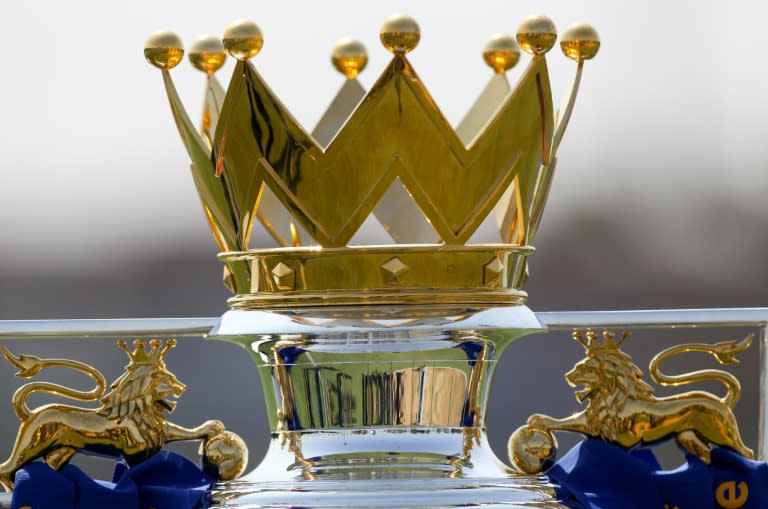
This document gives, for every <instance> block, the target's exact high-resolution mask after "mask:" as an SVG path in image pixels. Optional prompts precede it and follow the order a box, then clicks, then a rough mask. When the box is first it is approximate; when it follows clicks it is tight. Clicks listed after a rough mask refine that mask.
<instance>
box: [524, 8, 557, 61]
mask: <svg viewBox="0 0 768 509" xmlns="http://www.w3.org/2000/svg"><path fill="white" fill-rule="evenodd" d="M556 40H557V28H556V27H555V24H554V23H553V22H552V20H551V19H549V18H548V17H546V16H542V15H534V16H528V17H527V18H525V19H524V20H523V21H522V23H520V25H518V27H517V42H518V43H520V47H521V48H523V51H525V52H526V53H529V54H531V55H543V54H544V53H546V52H547V51H549V50H550V49H552V46H554V45H555V41H556Z"/></svg>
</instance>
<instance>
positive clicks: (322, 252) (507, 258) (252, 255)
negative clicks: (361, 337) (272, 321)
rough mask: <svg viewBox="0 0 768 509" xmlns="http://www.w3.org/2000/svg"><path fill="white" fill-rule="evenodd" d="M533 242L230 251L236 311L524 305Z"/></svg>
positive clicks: (225, 259) (232, 304)
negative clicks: (522, 287)
mask: <svg viewBox="0 0 768 509" xmlns="http://www.w3.org/2000/svg"><path fill="white" fill-rule="evenodd" d="M533 251H534V249H533V248H532V247H528V246H516V245H509V244H483V245H470V246H444V245H412V246H403V245H397V246H366V247H359V248H331V249H328V248H276V249H258V250H252V251H239V252H226V253H222V254H220V255H219V258H220V259H221V260H222V261H223V262H224V263H225V265H226V270H225V277H226V279H227V281H226V282H227V284H228V286H229V287H230V289H232V290H233V291H234V293H235V294H236V296H235V297H233V298H231V299H230V300H229V304H230V307H232V308H233V309H265V308H295V307H315V306H358V305H382V304H383V305H398V304H419V305H433V304H437V305H451V306H456V305H458V306H459V307H461V306H468V305H482V306H496V305H517V304H523V303H524V302H525V299H526V297H527V295H526V293H525V292H523V291H521V290H520V289H519V288H520V285H521V284H522V282H523V280H524V278H525V267H526V265H525V257H526V256H527V255H529V254H531V253H532V252H533Z"/></svg>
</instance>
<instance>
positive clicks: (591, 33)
mask: <svg viewBox="0 0 768 509" xmlns="http://www.w3.org/2000/svg"><path fill="white" fill-rule="evenodd" d="M560 49H562V50H563V53H564V54H565V56H567V57H568V58H570V59H571V60H575V61H577V62H581V61H583V60H589V59H590V58H593V57H594V56H595V55H597V52H598V50H600V35H599V34H598V33H597V30H595V29H594V28H593V27H592V25H588V24H586V23H574V24H573V25H571V26H569V27H568V28H567V29H566V30H565V32H563V35H561V36H560Z"/></svg>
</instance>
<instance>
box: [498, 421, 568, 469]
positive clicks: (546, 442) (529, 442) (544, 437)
mask: <svg viewBox="0 0 768 509" xmlns="http://www.w3.org/2000/svg"><path fill="white" fill-rule="evenodd" d="M507 454H509V461H510V462H511V463H512V465H514V466H515V467H517V468H518V469H519V470H520V471H521V472H523V473H526V474H538V473H541V472H543V471H545V470H547V469H549V467H551V466H552V465H554V463H555V457H556V456H557V440H556V439H555V436H554V435H553V434H552V433H550V432H549V431H546V430H542V429H536V428H532V427H530V426H521V427H519V428H517V429H516V430H515V432H514V433H512V436H510V437H509V441H508V442H507Z"/></svg>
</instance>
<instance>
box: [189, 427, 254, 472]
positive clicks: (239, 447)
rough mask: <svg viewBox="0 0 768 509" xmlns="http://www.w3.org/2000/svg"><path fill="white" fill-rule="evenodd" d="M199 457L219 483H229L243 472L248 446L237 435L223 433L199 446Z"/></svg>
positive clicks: (228, 432) (246, 462) (246, 461)
mask: <svg viewBox="0 0 768 509" xmlns="http://www.w3.org/2000/svg"><path fill="white" fill-rule="evenodd" d="M200 456H202V457H203V461H205V462H206V463H207V464H209V465H211V467H212V468H213V469H214V470H215V471H216V474H217V476H216V477H217V479H218V480H219V481H231V480H233V479H237V478H238V477H240V476H241V475H242V474H243V472H245V467H246V466H247V465H248V446H247V445H246V444H245V442H244V441H243V439H242V438H240V436H239V435H237V434H235V433H232V432H231V431H224V432H222V433H219V434H217V435H214V436H212V437H211V438H209V439H208V440H204V441H203V442H202V443H201V444H200Z"/></svg>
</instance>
